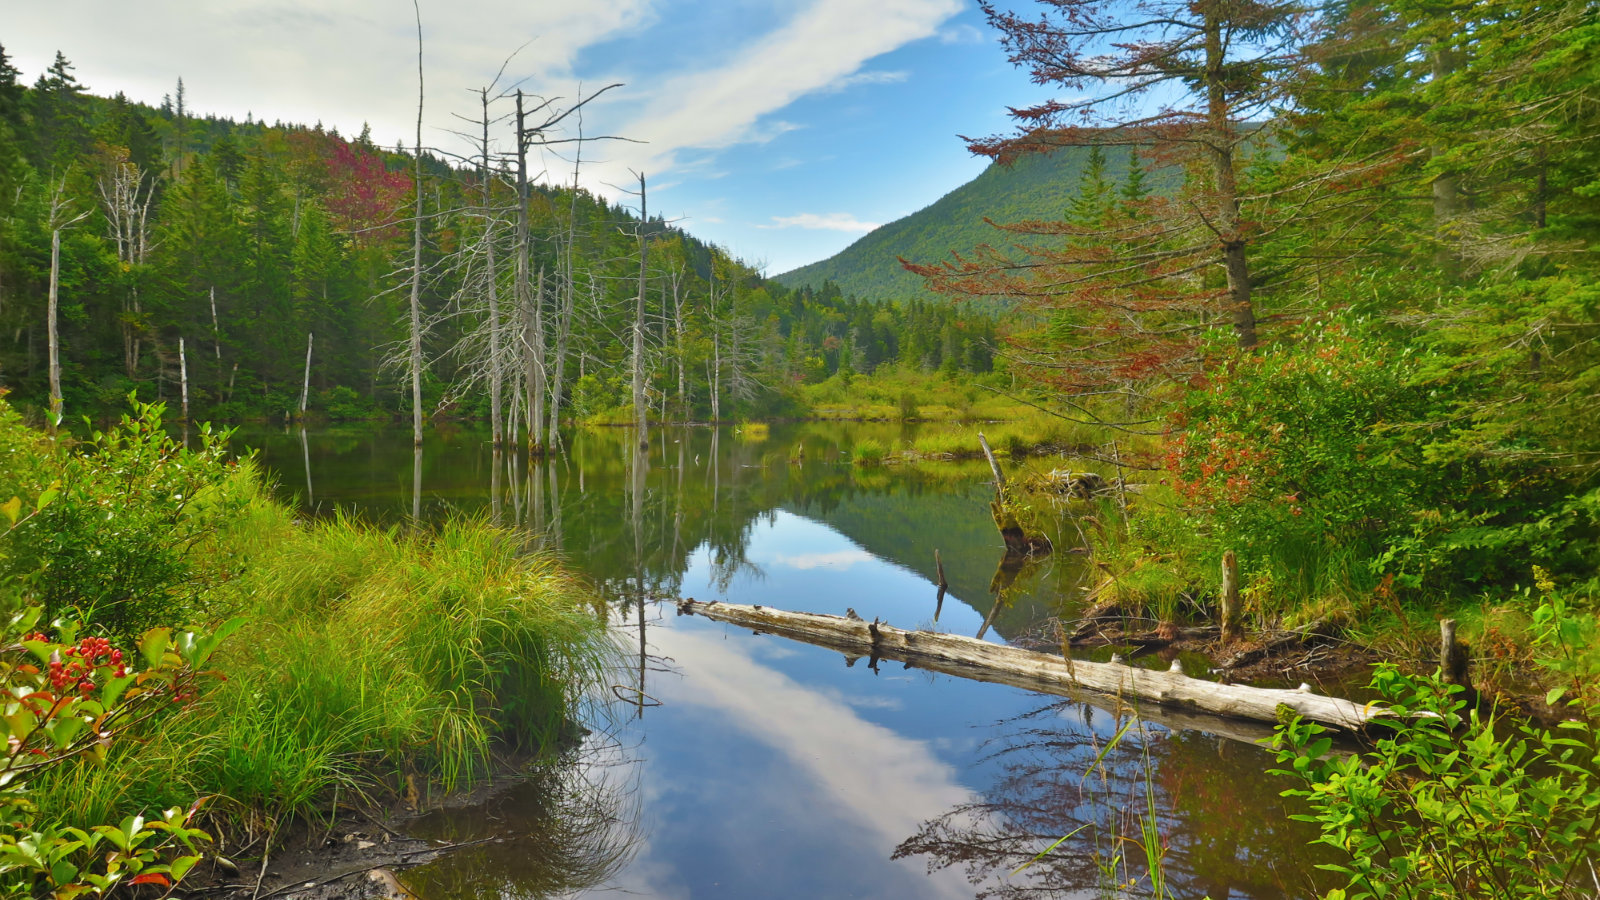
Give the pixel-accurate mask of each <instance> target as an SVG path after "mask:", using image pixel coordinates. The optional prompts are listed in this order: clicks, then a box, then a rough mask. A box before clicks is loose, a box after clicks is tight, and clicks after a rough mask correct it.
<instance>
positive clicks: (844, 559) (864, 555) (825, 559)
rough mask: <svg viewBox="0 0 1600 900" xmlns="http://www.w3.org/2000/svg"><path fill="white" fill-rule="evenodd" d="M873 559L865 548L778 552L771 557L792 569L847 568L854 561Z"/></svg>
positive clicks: (773, 560) (774, 562)
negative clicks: (814, 551) (792, 553)
mask: <svg viewBox="0 0 1600 900" xmlns="http://www.w3.org/2000/svg"><path fill="white" fill-rule="evenodd" d="M873 559H874V557H873V555H872V554H871V553H868V552H867V551H865V550H834V551H831V552H828V553H797V554H795V555H793V556H791V555H788V554H785V553H779V554H778V555H777V556H775V557H773V558H772V562H773V564H774V565H779V566H788V567H790V568H792V569H821V568H831V569H848V568H850V567H851V566H853V565H855V564H856V563H863V562H872V560H873Z"/></svg>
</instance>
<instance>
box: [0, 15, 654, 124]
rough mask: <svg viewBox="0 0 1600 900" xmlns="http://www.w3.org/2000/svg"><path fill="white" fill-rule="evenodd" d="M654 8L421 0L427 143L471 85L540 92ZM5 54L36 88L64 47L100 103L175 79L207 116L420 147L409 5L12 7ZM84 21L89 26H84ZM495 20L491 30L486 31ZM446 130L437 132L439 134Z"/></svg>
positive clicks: (153, 90) (154, 94)
mask: <svg viewBox="0 0 1600 900" xmlns="http://www.w3.org/2000/svg"><path fill="white" fill-rule="evenodd" d="M652 2H653V0H607V2H604V3H573V2H570V0H455V2H453V3H451V4H449V5H448V6H446V5H445V4H441V3H438V2H436V0H423V3H422V27H423V64H424V75H425V77H426V80H427V86H428V98H427V99H428V104H427V105H428V108H429V112H428V113H427V114H426V115H425V122H427V123H430V125H429V126H425V130H424V133H423V141H424V143H429V142H432V143H440V142H444V141H448V140H449V138H448V136H447V135H444V133H443V130H442V129H444V128H456V127H460V124H459V123H458V122H455V121H453V120H452V119H451V118H450V116H449V115H448V113H447V112H446V110H450V109H454V110H458V111H461V112H463V113H465V112H467V109H466V107H467V106H468V105H469V100H468V98H467V95H466V92H465V90H463V89H464V88H467V87H473V86H477V85H480V84H487V83H488V82H489V81H490V80H491V79H493V78H494V75H495V72H496V70H497V69H499V67H500V63H501V61H502V60H504V59H505V57H506V56H507V55H508V54H510V53H511V52H512V51H514V50H516V49H517V47H518V45H521V44H523V43H524V42H530V43H529V44H528V46H527V47H526V48H525V49H523V50H522V52H521V53H520V54H519V55H518V56H517V58H516V61H515V62H514V63H513V64H512V66H511V67H510V68H508V70H507V73H508V75H509V76H510V77H511V78H512V79H515V78H520V77H524V76H531V77H530V80H529V84H530V86H538V85H540V84H543V83H548V82H550V81H552V80H556V79H560V78H563V77H566V76H568V75H569V73H570V72H571V69H572V67H573V65H574V63H575V61H576V59H577V57H578V55H579V53H581V52H582V51H583V49H584V48H586V47H588V46H591V45H593V44H595V43H598V42H600V41H602V40H606V39H608V38H612V37H615V36H617V35H619V34H621V33H624V32H626V31H629V30H631V29H635V28H640V27H644V26H645V25H648V24H649V22H650V21H651V16H652V13H651V5H652ZM5 18H6V34H5V40H6V50H7V51H8V52H9V53H11V54H12V55H14V56H15V57H16V59H17V60H18V62H19V63H20V65H21V67H22V68H23V69H24V71H27V72H29V74H30V77H31V75H33V74H37V72H39V71H42V69H43V68H44V66H46V65H48V64H49V62H50V58H51V57H52V55H53V54H54V53H55V51H56V49H58V48H59V49H60V50H62V51H63V52H64V53H65V54H66V55H67V57H68V58H69V59H71V60H73V61H74V62H75V63H76V64H77V66H78V76H79V78H80V80H82V81H83V82H84V83H86V84H87V85H88V86H89V87H90V89H91V90H93V91H96V92H97V93H101V92H103V93H111V92H114V91H116V90H122V91H125V92H126V93H127V94H128V95H129V96H130V97H132V98H133V99H135V100H142V101H145V102H148V103H152V104H154V103H159V102H160V100H161V96H162V95H163V94H165V93H169V92H171V91H172V90H173V87H174V85H175V83H176V81H177V79H178V78H179V77H182V78H183V79H184V82H185V87H186V89H187V93H188V99H189V103H190V106H191V107H193V108H194V109H195V110H197V111H198V112H200V113H201V114H206V113H215V114H218V115H225V116H233V117H236V118H238V119H243V118H244V115H245V113H246V111H249V112H251V113H253V114H254V115H255V117H256V118H257V119H264V120H266V121H269V122H270V121H274V120H282V121H284V122H304V123H312V122H316V121H321V122H323V123H324V124H325V125H328V126H330V127H331V126H335V125H336V126H338V127H339V129H340V130H341V131H342V132H343V133H345V134H355V133H356V131H358V130H359V129H360V127H361V123H362V122H364V121H367V122H371V123H372V126H373V134H374V138H375V139H377V140H379V141H380V142H382V143H385V144H388V145H392V144H393V143H394V142H395V140H396V139H399V138H404V140H405V141H406V143H408V144H409V143H410V142H411V140H412V139H413V138H412V135H413V132H414V129H415V127H416V126H415V116H416V101H417V56H416V24H415V22H414V20H413V18H412V11H411V5H410V4H409V3H408V4H404V5H403V6H401V5H396V4H394V3H393V2H389V0H341V2H338V3H328V2H326V0H216V2H208V3H194V2H192V0H140V2H138V3H128V2H126V0H79V2H75V3H73V4H72V8H71V11H70V13H67V12H64V11H63V9H62V8H61V7H60V6H59V5H57V4H50V3H26V2H18V3H9V4H7V5H6V15H5ZM86 23H92V25H91V26H87V27H86ZM487 23H492V25H491V26H489V27H486V24H487ZM434 126H436V127H434Z"/></svg>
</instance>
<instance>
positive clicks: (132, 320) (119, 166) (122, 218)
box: [95, 147, 156, 377]
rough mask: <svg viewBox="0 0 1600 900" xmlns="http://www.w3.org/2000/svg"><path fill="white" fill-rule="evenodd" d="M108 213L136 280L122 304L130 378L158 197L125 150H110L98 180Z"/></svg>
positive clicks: (125, 360)
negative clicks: (143, 270)
mask: <svg viewBox="0 0 1600 900" xmlns="http://www.w3.org/2000/svg"><path fill="white" fill-rule="evenodd" d="M95 186H96V187H97V188H98V189H99V191H100V202H101V206H102V208H103V209H104V211H105V216H106V229H107V231H108V232H109V233H110V235H111V243H112V246H114V247H115V248H116V251H117V262H119V263H121V264H122V266H123V268H124V270H126V271H129V272H130V273H131V275H132V277H133V278H134V279H135V280H134V282H133V284H131V285H130V286H129V288H128V293H127V295H126V296H125V297H124V299H123V301H122V314H121V315H120V316H119V317H118V320H117V325H118V327H119V328H120V329H121V331H122V365H123V369H124V371H126V372H127V374H128V376H129V377H132V376H133V375H134V374H135V373H136V372H137V371H138V368H139V353H140V349H141V348H140V343H141V341H140V335H141V332H142V331H143V329H144V324H145V323H144V310H143V308H142V305H141V303H140V301H139V284H138V281H137V278H138V276H139V270H140V268H141V267H143V266H144V264H145V259H146V257H148V256H149V253H150V251H151V250H152V249H154V245H153V244H152V243H151V241H150V202H151V200H152V199H153V198H154V197H155V193H156V192H155V178H154V176H152V175H150V174H149V173H146V172H144V171H143V170H141V169H140V168H139V167H138V166H136V165H134V164H133V163H132V162H130V161H129V159H128V151H127V149H125V148H123V147H114V148H110V149H109V150H108V152H107V154H106V161H105V166H104V168H103V169H102V171H101V172H100V176H99V178H97V179H96V180H95Z"/></svg>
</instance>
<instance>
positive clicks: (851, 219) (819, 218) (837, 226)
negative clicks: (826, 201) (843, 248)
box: [756, 213, 881, 234]
mask: <svg viewBox="0 0 1600 900" xmlns="http://www.w3.org/2000/svg"><path fill="white" fill-rule="evenodd" d="M880 224H881V223H879V222H863V221H861V220H860V219H857V218H856V217H855V216H853V215H851V214H850V213H822V214H818V213H801V214H800V215H798V216H773V217H772V224H771V225H757V226H756V227H757V228H807V229H813V230H819V231H850V232H855V233H858V234H865V233H867V232H869V231H871V230H872V229H874V228H877V227H878V226H879V225H880Z"/></svg>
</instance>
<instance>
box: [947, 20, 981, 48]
mask: <svg viewBox="0 0 1600 900" xmlns="http://www.w3.org/2000/svg"><path fill="white" fill-rule="evenodd" d="M985 40H987V38H985V37H984V34H983V32H982V31H980V30H979V29H977V28H976V27H974V26H972V25H968V24H966V23H965V22H962V23H958V24H956V25H951V26H950V27H949V28H941V29H939V43H941V44H981V43H983V42H984V41H985Z"/></svg>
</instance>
